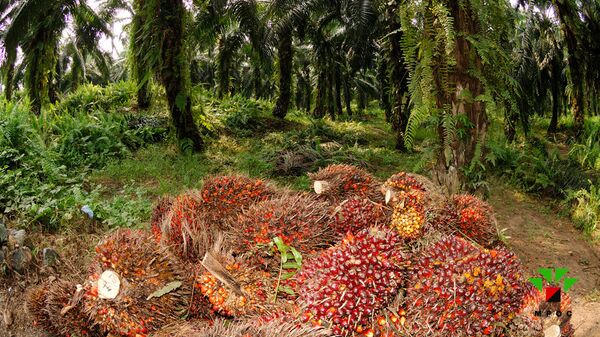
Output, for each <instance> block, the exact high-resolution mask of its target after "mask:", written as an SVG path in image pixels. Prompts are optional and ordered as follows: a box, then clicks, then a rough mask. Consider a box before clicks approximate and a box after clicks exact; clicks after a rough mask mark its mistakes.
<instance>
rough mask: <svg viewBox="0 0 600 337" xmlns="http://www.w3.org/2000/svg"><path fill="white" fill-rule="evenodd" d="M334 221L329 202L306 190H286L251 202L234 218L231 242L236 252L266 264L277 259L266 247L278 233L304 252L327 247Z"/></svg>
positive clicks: (230, 229)
mask: <svg viewBox="0 0 600 337" xmlns="http://www.w3.org/2000/svg"><path fill="white" fill-rule="evenodd" d="M330 221H331V220H330V207H329V204H328V203H326V202H322V201H319V200H317V199H316V198H314V197H312V196H309V195H305V194H285V195H282V196H281V197H279V198H277V199H272V200H268V201H264V202H261V203H258V204H255V205H253V206H251V207H250V208H249V209H248V210H247V211H244V212H243V213H242V214H240V215H239V217H238V218H237V219H236V220H235V221H233V222H230V223H229V224H228V228H229V230H228V232H227V235H229V237H228V242H229V243H231V244H232V245H233V246H234V249H233V250H234V252H235V253H236V254H244V253H246V254H247V255H248V257H249V258H250V257H252V259H254V260H255V262H256V263H257V264H258V265H265V266H266V265H269V264H270V263H271V262H273V257H274V255H273V254H272V252H271V251H270V249H266V248H267V247H268V246H269V244H270V243H271V242H272V240H273V238H275V237H279V238H281V239H282V240H283V242H284V243H285V244H286V245H289V246H292V247H294V248H296V249H297V250H298V251H300V252H301V253H303V254H304V253H309V252H312V251H315V250H318V249H321V248H324V247H327V246H328V245H329V244H330V243H331V242H332V241H333V240H332V233H331V228H330V226H329V222H330ZM275 262H277V261H275ZM277 265H278V263H277Z"/></svg>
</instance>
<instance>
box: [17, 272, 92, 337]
mask: <svg viewBox="0 0 600 337" xmlns="http://www.w3.org/2000/svg"><path fill="white" fill-rule="evenodd" d="M79 287H81V286H79ZM43 288H44V289H43V290H39V289H38V290H37V291H34V292H33V293H32V296H34V297H36V299H35V300H34V299H33V298H29V300H28V302H27V304H28V309H29V310H30V312H32V313H33V314H34V317H35V318H36V319H38V320H39V321H38V323H39V324H40V326H41V327H44V328H45V329H47V331H49V332H52V333H54V334H56V335H58V336H65V337H88V336H90V337H94V336H98V337H99V336H104V333H102V332H101V331H100V329H99V327H98V326H95V325H94V324H93V323H92V322H90V320H89V316H88V315H87V314H86V313H84V311H83V306H82V303H81V302H80V300H81V296H80V294H82V289H81V290H78V289H79V288H78V287H77V285H76V284H75V283H73V282H71V281H67V280H62V279H57V280H54V281H52V282H50V283H48V284H47V285H45V286H43ZM44 295H45V296H44ZM42 299H43V301H42ZM33 302H35V305H34V303H33Z"/></svg>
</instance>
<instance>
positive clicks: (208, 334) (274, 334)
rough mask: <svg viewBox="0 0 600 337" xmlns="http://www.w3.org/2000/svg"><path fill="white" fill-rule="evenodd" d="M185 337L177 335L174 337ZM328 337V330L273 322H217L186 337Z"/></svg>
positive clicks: (286, 321)
mask: <svg viewBox="0 0 600 337" xmlns="http://www.w3.org/2000/svg"><path fill="white" fill-rule="evenodd" d="M180 336H181V337H183V335H175V336H173V337H180ZM282 336H285V337H326V336H331V334H330V333H329V331H328V330H326V329H323V328H321V327H311V326H308V325H305V324H302V323H299V322H294V321H288V320H273V321H271V322H267V323H264V322H260V321H255V320H244V321H237V322H230V321H221V320H218V321H216V322H215V323H214V324H213V325H212V326H211V327H208V328H205V329H203V330H202V331H201V332H200V333H199V334H191V335H188V336H186V337H282Z"/></svg>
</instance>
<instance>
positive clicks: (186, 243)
mask: <svg viewBox="0 0 600 337" xmlns="http://www.w3.org/2000/svg"><path fill="white" fill-rule="evenodd" d="M165 203H168V204H169V207H168V211H167V213H166V214H164V215H163V217H162V218H161V219H160V220H159V221H153V222H152V228H151V229H152V233H153V234H154V237H155V239H156V240H157V241H158V242H160V243H161V244H162V245H164V246H165V247H169V249H170V250H171V251H172V252H173V253H175V255H177V256H178V257H180V258H183V259H192V260H193V259H196V258H197V257H198V255H201V254H202V252H198V249H197V247H196V246H195V244H196V242H195V240H194V233H195V232H197V231H199V230H204V229H205V227H207V226H208V224H207V222H205V221H204V219H203V207H202V198H201V197H200V195H199V194H198V193H197V192H195V191H190V192H187V193H184V194H181V195H179V196H177V197H175V198H173V199H172V200H171V201H170V202H169V201H165ZM159 206H160V204H159ZM153 217H154V216H153ZM155 217H156V218H158V215H156V216H155Z"/></svg>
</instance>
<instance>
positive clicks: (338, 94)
mask: <svg viewBox="0 0 600 337" xmlns="http://www.w3.org/2000/svg"><path fill="white" fill-rule="evenodd" d="M334 79H335V108H336V110H337V115H338V116H342V115H343V114H344V108H343V105H342V83H341V82H342V75H341V69H339V67H338V68H337V69H336V72H335V78H334Z"/></svg>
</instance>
